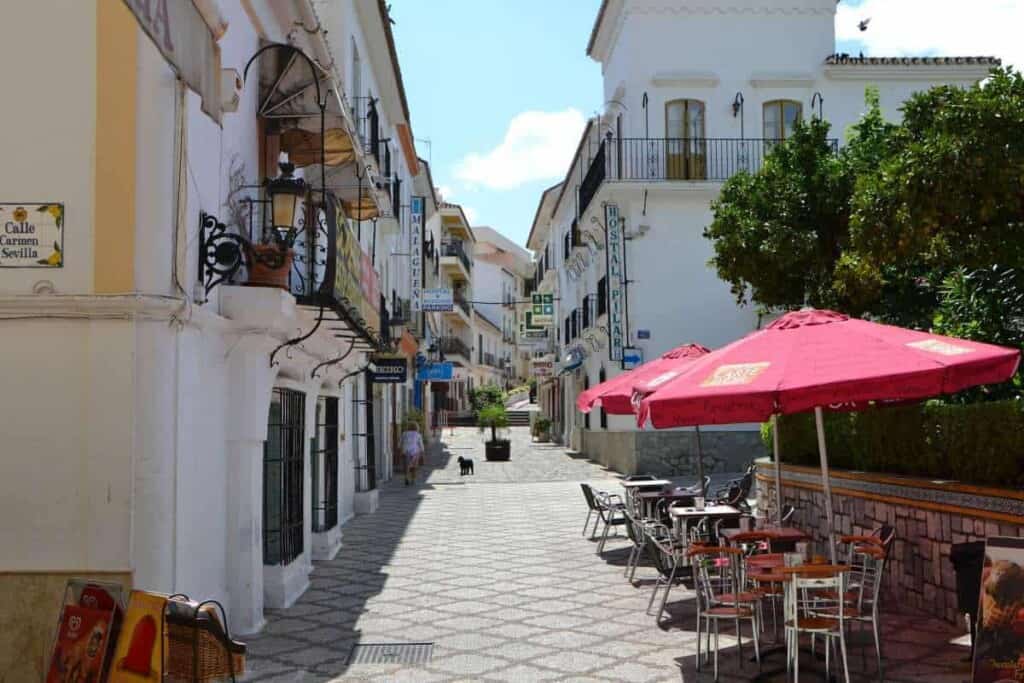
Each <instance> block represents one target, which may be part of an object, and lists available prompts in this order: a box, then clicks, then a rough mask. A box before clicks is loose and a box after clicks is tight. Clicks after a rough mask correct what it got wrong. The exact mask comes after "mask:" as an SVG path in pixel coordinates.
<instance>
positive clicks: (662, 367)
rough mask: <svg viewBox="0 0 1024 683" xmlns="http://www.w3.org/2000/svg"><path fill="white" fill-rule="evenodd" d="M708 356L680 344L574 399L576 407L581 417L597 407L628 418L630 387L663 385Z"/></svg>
mask: <svg viewBox="0 0 1024 683" xmlns="http://www.w3.org/2000/svg"><path fill="white" fill-rule="evenodd" d="M707 353H708V349H706V348H704V347H703V346H701V345H700V344H683V345H682V346H677V347H676V348H674V349H672V350H671V351H667V352H665V353H663V354H662V355H661V356H659V357H657V358H655V359H654V360H649V361H647V362H646V363H644V364H642V365H638V366H637V367H635V368H633V369H632V370H628V371H626V372H623V373H621V374H619V375H616V376H615V377H612V378H611V379H610V380H607V381H604V382H601V383H600V384H597V385H595V386H592V387H590V388H589V389H587V390H586V391H583V392H582V393H580V395H579V396H577V397H576V407H577V408H579V410H580V412H582V413H589V412H590V411H591V410H593V409H594V408H596V407H597V406H601V407H602V408H604V409H605V412H607V413H611V414H612V415H632V414H633V412H634V407H633V387H634V386H639V385H644V384H647V383H648V382H651V381H653V380H659V382H660V383H664V382H667V381H668V380H670V379H672V378H674V377H675V376H676V375H678V374H680V373H682V372H683V370H685V369H686V368H687V367H688V366H689V364H690V363H691V362H692V361H693V360H695V359H697V358H700V357H701V356H703V355H706V354H707Z"/></svg>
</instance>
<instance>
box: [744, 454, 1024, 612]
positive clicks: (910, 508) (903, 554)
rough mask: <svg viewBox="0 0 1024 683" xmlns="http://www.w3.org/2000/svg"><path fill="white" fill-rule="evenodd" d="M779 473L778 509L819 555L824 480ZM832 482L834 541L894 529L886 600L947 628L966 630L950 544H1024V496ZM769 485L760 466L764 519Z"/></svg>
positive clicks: (883, 481) (857, 478)
mask: <svg viewBox="0 0 1024 683" xmlns="http://www.w3.org/2000/svg"><path fill="white" fill-rule="evenodd" d="M782 472H783V475H782V479H783V481H782V492H783V503H788V504H790V505H793V506H795V507H796V513H795V515H794V519H793V525H794V526H797V527H799V528H801V529H804V530H805V531H808V532H811V533H813V534H814V535H815V543H816V545H817V549H818V550H817V552H821V553H824V549H825V548H826V545H825V538H826V523H825V515H824V510H825V501H824V496H823V494H822V492H821V472H820V471H819V470H815V469H812V468H805V467H793V466H789V465H783V468H782ZM831 474H832V477H831V484H832V507H833V511H834V516H835V529H836V532H837V534H864V533H870V532H871V531H872V530H873V529H875V528H877V527H878V526H880V525H882V524H889V525H891V526H893V527H895V529H896V539H895V541H894V545H893V550H892V555H891V556H890V560H889V566H888V569H887V574H886V576H885V578H884V586H883V587H884V589H885V592H886V594H885V597H886V599H888V600H895V601H897V602H899V603H900V604H905V605H909V606H911V607H915V608H918V609H921V610H923V611H925V612H927V613H929V614H932V615H934V616H936V617H939V618H942V619H945V620H946V621H949V622H950V623H956V624H963V618H962V617H961V616H958V613H957V598H956V574H955V572H954V570H953V564H952V563H951V562H950V560H949V548H950V544H952V543H962V542H965V541H983V540H985V538H986V537H988V536H1016V537H1024V495H1022V493H1021V492H1019V491H1011V490H1002V489H989V488H980V487H971V486H964V485H960V484H957V483H955V482H934V481H930V480H922V479H913V478H909V477H890V476H884V475H875V474H870V473H859V472H845V471H841V470H838V471H837V470H833V471H832V473H831ZM774 477H775V473H774V469H773V465H772V463H771V462H761V463H759V466H758V475H757V484H758V486H757V499H758V509H759V510H766V511H768V512H767V513H766V514H768V515H769V516H773V514H774V513H773V512H770V511H773V510H774V507H775V505H774V501H775V479H774Z"/></svg>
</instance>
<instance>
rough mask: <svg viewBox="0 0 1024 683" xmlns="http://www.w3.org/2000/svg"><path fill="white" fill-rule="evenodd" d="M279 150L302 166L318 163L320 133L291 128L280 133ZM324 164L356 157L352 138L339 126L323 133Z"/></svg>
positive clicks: (333, 163)
mask: <svg viewBox="0 0 1024 683" xmlns="http://www.w3.org/2000/svg"><path fill="white" fill-rule="evenodd" d="M281 150H282V151H285V152H288V160H289V161H291V162H292V163H293V164H295V165H296V166H298V167H299V168H302V167H303V166H310V165H311V164H319V163H320V134H319V133H314V132H313V131H309V130H304V129H302V128H292V129H291V130H286V131H285V132H283V133H282V134H281ZM323 153H324V164H325V165H327V166H341V165H342V164H347V163H348V162H350V161H352V160H353V159H355V158H356V152H355V148H354V146H353V144H352V138H351V136H349V134H348V133H346V132H345V131H344V130H342V129H341V128H331V129H330V130H328V131H327V132H326V133H324V150H323Z"/></svg>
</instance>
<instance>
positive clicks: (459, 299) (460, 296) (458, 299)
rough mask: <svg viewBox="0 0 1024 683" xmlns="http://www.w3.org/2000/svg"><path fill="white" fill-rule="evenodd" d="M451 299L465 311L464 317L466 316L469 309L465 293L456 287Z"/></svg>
mask: <svg viewBox="0 0 1024 683" xmlns="http://www.w3.org/2000/svg"><path fill="white" fill-rule="evenodd" d="M452 300H453V301H454V302H455V305H456V306H458V307H459V308H461V309H462V312H463V313H465V314H466V317H467V318H468V317H469V310H470V309H469V300H467V299H466V293H465V292H463V291H461V290H458V289H457V290H455V292H454V293H453V294H452Z"/></svg>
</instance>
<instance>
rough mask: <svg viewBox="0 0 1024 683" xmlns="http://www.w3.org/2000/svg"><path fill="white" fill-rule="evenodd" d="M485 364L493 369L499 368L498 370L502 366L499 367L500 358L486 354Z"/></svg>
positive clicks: (484, 357) (484, 356)
mask: <svg viewBox="0 0 1024 683" xmlns="http://www.w3.org/2000/svg"><path fill="white" fill-rule="evenodd" d="M483 364H484V365H489V366H491V367H492V368H498V369H500V368H501V365H499V363H498V357H497V356H495V355H494V354H493V353H485V354H483Z"/></svg>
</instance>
